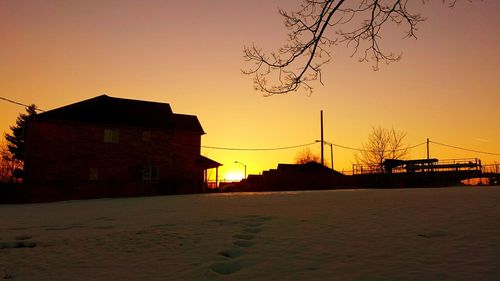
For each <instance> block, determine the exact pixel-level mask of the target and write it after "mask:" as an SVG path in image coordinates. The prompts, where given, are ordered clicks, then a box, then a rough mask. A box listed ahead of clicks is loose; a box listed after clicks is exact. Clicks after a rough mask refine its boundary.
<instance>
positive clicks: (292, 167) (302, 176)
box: [232, 162, 350, 191]
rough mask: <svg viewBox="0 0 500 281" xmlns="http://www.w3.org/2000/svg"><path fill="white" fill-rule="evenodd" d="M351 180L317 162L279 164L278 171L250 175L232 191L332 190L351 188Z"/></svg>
mask: <svg viewBox="0 0 500 281" xmlns="http://www.w3.org/2000/svg"><path fill="white" fill-rule="evenodd" d="M349 185H350V182H349V178H348V177H347V176H345V175H343V174H342V173H339V172H337V171H334V170H332V169H330V168H327V167H325V166H323V165H321V164H319V163H316V162H308V163H304V164H278V167H277V168H276V169H272V170H267V171H264V172H262V174H261V175H249V176H248V178H247V179H245V180H243V181H242V182H241V183H240V184H239V185H237V186H235V187H233V188H232V189H234V190H237V191H240V190H243V191H284V190H312V189H332V188H339V187H346V186H349Z"/></svg>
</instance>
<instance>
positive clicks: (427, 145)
mask: <svg viewBox="0 0 500 281" xmlns="http://www.w3.org/2000/svg"><path fill="white" fill-rule="evenodd" d="M427 160H429V138H427Z"/></svg>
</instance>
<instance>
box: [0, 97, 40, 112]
mask: <svg viewBox="0 0 500 281" xmlns="http://www.w3.org/2000/svg"><path fill="white" fill-rule="evenodd" d="M0 100H4V101H6V102H10V103H13V104H15V105H20V106H23V107H29V105H27V104H24V103H20V102H17V101H13V100H10V99H7V98H4V97H0ZM35 110H37V111H45V110H43V109H41V108H39V107H37V106H36V105H35Z"/></svg>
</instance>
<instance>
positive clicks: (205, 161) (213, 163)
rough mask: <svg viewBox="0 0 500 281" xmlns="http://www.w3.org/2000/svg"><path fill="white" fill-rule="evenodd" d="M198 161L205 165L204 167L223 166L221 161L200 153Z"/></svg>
mask: <svg viewBox="0 0 500 281" xmlns="http://www.w3.org/2000/svg"><path fill="white" fill-rule="evenodd" d="M198 163H199V164H200V165H201V166H202V167H203V169H212V168H218V167H220V166H222V164H221V163H219V162H216V161H214V160H212V159H210V158H207V157H205V156H202V155H200V157H199V158H198Z"/></svg>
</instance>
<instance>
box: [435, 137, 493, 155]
mask: <svg viewBox="0 0 500 281" xmlns="http://www.w3.org/2000/svg"><path fill="white" fill-rule="evenodd" d="M429 142H431V143H433V144H437V145H441V146H446V147H450V148H455V149H460V150H465V151H470V152H476V153H482V154H489V155H496V156H500V153H494V152H486V151H480V150H474V149H468V148H463V147H459V146H454V145H449V144H444V143H439V142H435V141H429Z"/></svg>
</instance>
